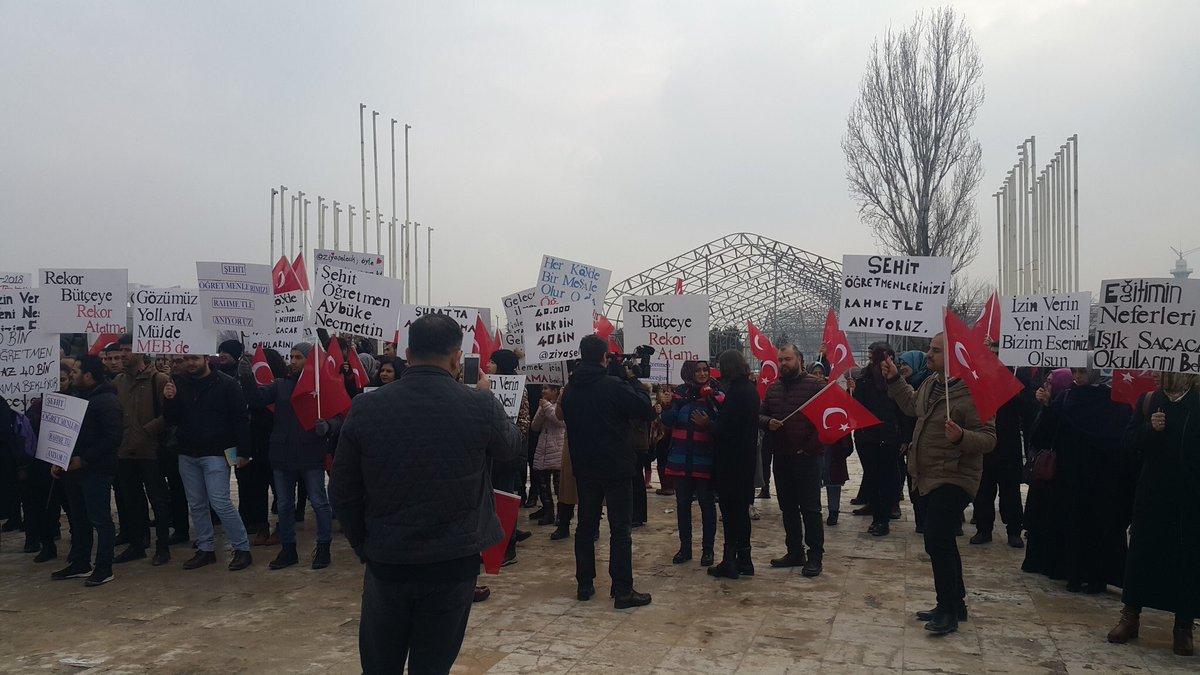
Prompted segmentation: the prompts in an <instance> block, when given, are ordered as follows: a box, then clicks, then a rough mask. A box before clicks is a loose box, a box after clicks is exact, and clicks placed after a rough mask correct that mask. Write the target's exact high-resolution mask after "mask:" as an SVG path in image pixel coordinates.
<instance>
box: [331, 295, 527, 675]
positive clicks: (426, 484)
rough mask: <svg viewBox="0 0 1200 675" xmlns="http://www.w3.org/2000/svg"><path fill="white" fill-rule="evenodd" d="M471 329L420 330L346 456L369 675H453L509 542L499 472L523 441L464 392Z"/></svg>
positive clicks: (351, 436)
mask: <svg viewBox="0 0 1200 675" xmlns="http://www.w3.org/2000/svg"><path fill="white" fill-rule="evenodd" d="M461 344H462V329H461V328H459V325H458V322H457V321H455V320H453V319H451V318H450V317H448V316H445V315H441V314H431V315H426V316H423V317H421V318H420V319H418V320H416V321H414V322H413V324H412V326H411V328H410V329H409V342H408V350H407V356H406V358H407V359H408V368H407V369H406V370H405V371H404V374H403V375H402V376H401V377H400V379H398V380H396V381H395V382H392V383H390V384H387V385H384V386H383V387H380V388H379V389H378V390H376V391H373V392H370V393H367V394H361V395H359V396H358V397H356V398H355V399H354V405H353V407H351V409H350V414H349V416H348V417H347V418H346V422H345V424H344V425H343V427H342V432H341V437H340V439H339V442H338V447H337V452H336V453H335V454H334V462H333V479H332V483H331V488H332V497H333V500H332V501H333V507H334V511H335V512H336V513H337V516H338V519H339V520H340V521H341V523H342V528H343V530H344V531H345V533H346V538H347V539H349V541H350V545H351V547H353V549H354V551H355V553H357V554H358V556H359V558H360V559H362V560H363V562H365V563H366V573H365V578H364V581H363V599H362V616H361V620H360V622H359V634H358V635H359V659H360V662H361V665H362V668H363V672H365V673H385V672H386V673H392V672H398V671H401V670H403V668H404V663H405V661H406V660H407V662H408V666H409V670H410V672H413V673H446V672H449V670H450V667H451V666H452V665H453V664H454V659H455V658H456V657H457V656H458V651H459V649H460V648H461V647H462V641H463V636H464V635H465V634H466V629H467V618H468V617H469V615H470V612H471V602H472V599H473V597H474V591H475V580H476V578H477V577H478V576H479V565H480V562H481V559H480V553H481V552H482V551H484V550H486V549H488V548H489V547H491V546H493V545H495V544H496V543H498V542H500V541H501V540H503V538H504V533H503V531H502V529H501V526H500V521H499V519H498V518H497V517H496V511H495V505H494V502H493V498H492V485H491V471H490V464H491V463H492V462H506V461H512V460H513V459H514V458H516V457H517V455H518V453H519V452H520V450H521V436H520V433H519V432H518V431H517V427H516V426H515V425H514V424H513V423H512V422H511V421H509V419H508V417H507V416H506V415H505V413H504V408H503V407H502V406H501V405H500V403H499V402H498V401H497V400H496V399H495V397H493V396H492V394H491V392H490V391H488V389H489V385H488V382H487V377H486V376H481V378H480V383H479V386H478V389H472V388H471V387H468V386H465V385H463V384H460V383H459V382H457V381H455V378H454V372H455V371H457V370H458V367H459V362H460V360H461V356H462V349H461Z"/></svg>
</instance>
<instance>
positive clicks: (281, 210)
mask: <svg viewBox="0 0 1200 675" xmlns="http://www.w3.org/2000/svg"><path fill="white" fill-rule="evenodd" d="M286 194H287V186H286V185H280V186H279V253H280V255H282V254H283V247H284V242H285V241H287V239H286V238H285V237H284V233H285V232H286V231H287V225H286V224H285V223H284V222H283V216H284V211H285V210H284V208H283V203H284V202H283V196H284V195H286Z"/></svg>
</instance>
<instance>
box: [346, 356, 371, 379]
mask: <svg viewBox="0 0 1200 675" xmlns="http://www.w3.org/2000/svg"><path fill="white" fill-rule="evenodd" d="M346 363H349V364H350V372H352V373H354V381H355V383H356V384H358V388H359V389H363V388H365V387H366V386H367V385H368V384H370V383H371V381H370V380H369V379H367V369H366V368H363V364H362V359H359V358H358V350H357V349H351V350H350V354H349V355H348V356H347V357H346Z"/></svg>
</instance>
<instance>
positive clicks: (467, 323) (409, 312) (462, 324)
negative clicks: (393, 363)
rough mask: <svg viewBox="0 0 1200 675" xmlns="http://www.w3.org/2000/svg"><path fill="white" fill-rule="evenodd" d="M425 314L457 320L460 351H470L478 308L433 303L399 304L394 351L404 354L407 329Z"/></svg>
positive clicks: (406, 345)
mask: <svg viewBox="0 0 1200 675" xmlns="http://www.w3.org/2000/svg"><path fill="white" fill-rule="evenodd" d="M426 314H445V315H446V316H448V317H450V318H451V319H454V320H455V321H457V322H458V327H459V328H461V329H462V332H463V339H462V351H463V353H464V354H470V353H471V351H472V350H471V346H472V345H473V344H474V342H475V320H476V319H477V318H479V310H477V309H475V308H474V307H437V306H434V305H401V306H400V326H399V329H398V331H397V333H398V335H399V336H398V337H397V339H396V353H397V354H399V355H400V356H404V350H405V349H408V329H409V327H410V326H412V323H413V322H414V321H416V320H417V319H419V318H421V317H423V316H425V315H426Z"/></svg>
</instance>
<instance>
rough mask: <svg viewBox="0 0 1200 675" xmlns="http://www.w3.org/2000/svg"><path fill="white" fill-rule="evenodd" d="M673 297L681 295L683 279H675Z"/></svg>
mask: <svg viewBox="0 0 1200 675" xmlns="http://www.w3.org/2000/svg"><path fill="white" fill-rule="evenodd" d="M675 295H683V277H677V278H676V279H675Z"/></svg>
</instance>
